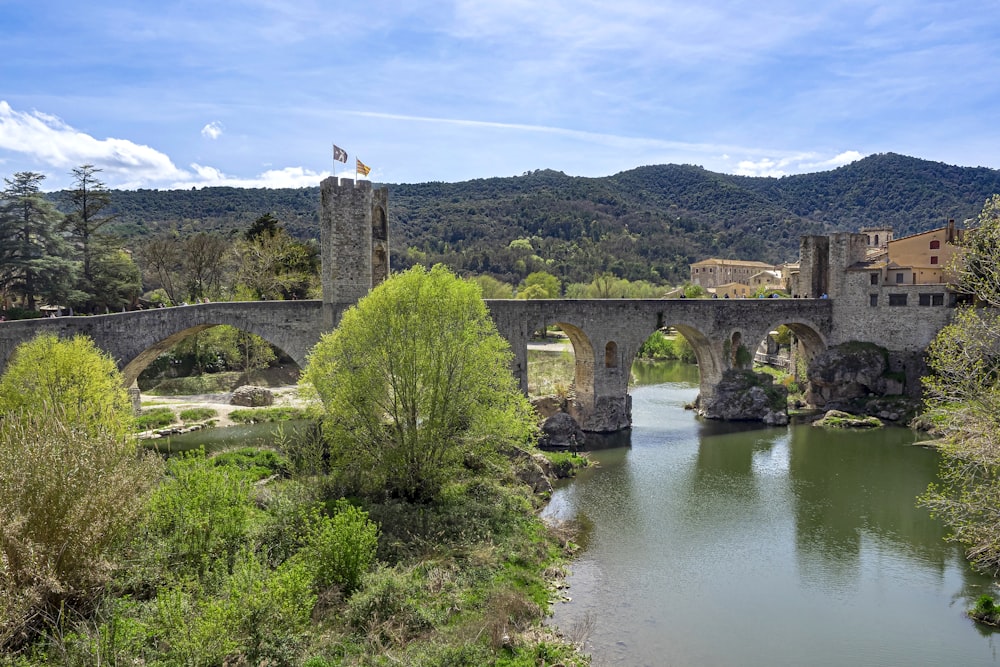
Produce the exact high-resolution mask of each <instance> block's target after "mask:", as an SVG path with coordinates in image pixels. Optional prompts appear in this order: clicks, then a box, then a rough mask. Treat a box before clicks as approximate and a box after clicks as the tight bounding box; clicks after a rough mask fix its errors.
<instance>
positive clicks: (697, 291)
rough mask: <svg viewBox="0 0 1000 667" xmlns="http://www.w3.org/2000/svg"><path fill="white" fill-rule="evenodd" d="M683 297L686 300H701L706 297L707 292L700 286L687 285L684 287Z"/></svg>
mask: <svg viewBox="0 0 1000 667" xmlns="http://www.w3.org/2000/svg"><path fill="white" fill-rule="evenodd" d="M684 296H685V298H688V299H703V298H705V297H706V296H708V292H706V291H705V288H704V287H702V286H701V285H692V284H687V285H685V286H684Z"/></svg>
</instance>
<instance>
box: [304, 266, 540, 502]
mask: <svg viewBox="0 0 1000 667" xmlns="http://www.w3.org/2000/svg"><path fill="white" fill-rule="evenodd" d="M510 361H511V352H510V349H509V347H508V345H507V343H506V341H504V339H503V338H502V337H500V335H499V334H498V333H497V331H496V328H495V326H494V324H493V322H492V320H490V318H489V315H488V313H487V311H486V305H485V304H484V303H483V300H482V298H481V295H480V292H479V289H478V287H477V286H476V285H475V284H474V283H471V282H467V281H463V280H461V279H459V278H457V277H456V276H455V275H454V274H453V273H451V272H450V271H449V270H448V269H446V268H445V267H443V266H440V265H438V266H435V267H434V268H433V269H431V270H429V271H428V270H427V269H425V268H423V267H420V266H416V267H413V268H412V269H410V270H408V271H406V272H404V273H401V274H397V275H395V276H393V277H392V278H390V279H389V280H387V281H385V282H384V283H382V284H381V285H379V286H378V287H376V288H375V289H374V290H372V292H371V293H370V294H369V295H368V296H366V297H365V298H364V299H362V300H361V301H359V302H358V304H357V305H356V306H355V307H353V308H351V309H349V310H348V311H347V312H346V313H344V316H343V318H342V320H341V323H340V326H338V327H337V329H336V330H334V331H333V332H331V333H329V334H327V335H325V336H324V337H323V339H322V340H321V341H320V342H319V343H318V344H317V345H316V347H315V348H314V349H313V351H312V353H311V354H310V356H309V361H308V365H307V366H306V369H305V371H304V373H303V377H302V384H303V385H304V388H305V389H311V390H312V391H314V392H315V394H316V395H317V396H318V397H319V399H320V401H321V403H322V406H323V423H324V429H325V433H326V436H327V438H328V439H329V442H330V449H331V455H332V458H333V460H334V461H335V462H336V463H337V464H339V465H340V466H342V467H343V468H344V470H345V471H346V472H347V473H348V475H349V476H351V477H353V479H354V480H355V483H356V484H357V485H358V487H359V488H360V489H361V490H362V491H365V492H367V493H372V494H374V493H379V494H387V495H389V496H392V497H399V498H405V499H409V500H414V501H432V500H434V499H435V498H437V497H438V496H439V494H440V493H441V492H442V490H443V489H444V488H445V487H447V486H448V485H449V484H451V483H453V482H455V481H456V480H457V479H458V478H460V477H461V476H462V474H463V472H465V471H466V470H467V467H466V466H467V465H475V466H478V467H480V468H484V467H488V464H489V463H490V462H491V461H493V462H496V461H497V454H498V453H499V452H500V451H501V450H505V449H510V448H512V447H518V446H524V445H527V444H528V443H529V442H531V441H532V439H533V438H534V436H535V435H536V429H537V426H536V424H535V417H534V415H533V411H532V409H531V406H530V404H529V403H528V401H527V398H526V397H525V396H524V395H522V394H521V393H520V392H519V391H518V388H517V386H516V384H515V382H514V378H513V376H512V374H511V373H510Z"/></svg>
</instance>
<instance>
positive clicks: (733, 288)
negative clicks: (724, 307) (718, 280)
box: [712, 283, 754, 299]
mask: <svg viewBox="0 0 1000 667" xmlns="http://www.w3.org/2000/svg"><path fill="white" fill-rule="evenodd" d="M712 291H714V293H715V296H717V297H718V298H720V299H738V298H745V297H748V296H750V295H752V294H753V293H754V289H753V288H752V287H750V286H749V285H746V284H744V283H726V284H725V285H719V286H717V287H714V288H712Z"/></svg>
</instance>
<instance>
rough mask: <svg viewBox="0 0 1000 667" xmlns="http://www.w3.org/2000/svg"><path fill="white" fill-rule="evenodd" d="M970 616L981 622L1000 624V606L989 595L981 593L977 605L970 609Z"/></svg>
mask: <svg viewBox="0 0 1000 667" xmlns="http://www.w3.org/2000/svg"><path fill="white" fill-rule="evenodd" d="M969 616H970V617H971V618H973V619H975V620H977V621H979V622H980V623H985V624H987V625H994V626H995V625H1000V607H998V606H997V605H996V602H994V600H993V598H992V597H990V596H989V595H980V596H979V598H978V599H977V600H976V605H975V606H974V607H973V608H972V609H970V610H969Z"/></svg>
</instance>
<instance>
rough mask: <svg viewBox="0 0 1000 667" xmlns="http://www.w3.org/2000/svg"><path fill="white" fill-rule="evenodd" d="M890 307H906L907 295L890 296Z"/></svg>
mask: <svg viewBox="0 0 1000 667" xmlns="http://www.w3.org/2000/svg"><path fill="white" fill-rule="evenodd" d="M889 305H890V306H905V305H906V295H905V294H890V295H889Z"/></svg>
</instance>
